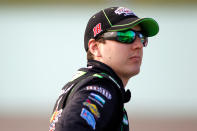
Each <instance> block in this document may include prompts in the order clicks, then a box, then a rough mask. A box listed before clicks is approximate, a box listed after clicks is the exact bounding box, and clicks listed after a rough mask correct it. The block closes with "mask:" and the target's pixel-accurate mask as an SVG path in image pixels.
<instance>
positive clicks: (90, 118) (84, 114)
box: [80, 108, 96, 130]
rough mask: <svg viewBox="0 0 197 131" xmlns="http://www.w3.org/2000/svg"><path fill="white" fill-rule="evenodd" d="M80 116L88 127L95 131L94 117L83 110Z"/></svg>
mask: <svg viewBox="0 0 197 131" xmlns="http://www.w3.org/2000/svg"><path fill="white" fill-rule="evenodd" d="M80 116H81V117H82V118H83V119H84V120H86V122H87V123H88V125H90V126H91V127H92V128H93V129H94V130H95V129H96V121H95V119H94V116H93V115H92V114H91V113H90V112H89V111H88V110H86V109H85V108H82V111H81V114H80Z"/></svg>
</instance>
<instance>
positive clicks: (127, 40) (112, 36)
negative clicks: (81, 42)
mask: <svg viewBox="0 0 197 131" xmlns="http://www.w3.org/2000/svg"><path fill="white" fill-rule="evenodd" d="M137 36H138V37H139V38H140V40H141V43H142V44H143V46H144V47H146V46H147V44H148V38H147V37H146V36H144V35H143V34H142V33H141V32H139V31H134V30H127V31H121V32H120V31H118V32H106V33H104V34H103V35H102V36H101V38H104V40H116V41H118V42H121V43H124V44H132V43H133V42H134V41H135V40H136V38H137Z"/></svg>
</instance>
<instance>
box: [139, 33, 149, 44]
mask: <svg viewBox="0 0 197 131" xmlns="http://www.w3.org/2000/svg"><path fill="white" fill-rule="evenodd" d="M139 37H140V40H141V43H142V44H143V45H144V47H146V46H147V44H148V39H147V37H145V36H144V35H142V34H141V33H139Z"/></svg>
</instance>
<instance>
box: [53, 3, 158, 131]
mask: <svg viewBox="0 0 197 131" xmlns="http://www.w3.org/2000/svg"><path fill="white" fill-rule="evenodd" d="M158 31H159V27H158V24H157V22H156V21H155V20H153V19H152V18H138V17H137V16H136V15H135V14H134V13H133V12H132V11H131V10H129V9H128V8H124V7H110V8H107V9H104V10H101V11H100V12H98V13H96V14H95V15H93V16H92V17H91V18H90V20H89V22H88V24H87V27H86V31H85V36H84V47H85V50H86V51H87V59H88V66H87V68H81V69H79V70H78V72H77V74H76V75H75V76H74V77H73V79H72V80H71V81H70V82H69V83H67V84H66V85H65V86H64V87H63V89H62V94H61V95H60V97H59V99H58V100H57V102H56V105H55V107H54V111H53V115H52V117H51V120H50V131H129V122H128V117H127V113H126V110H125V109H124V103H126V102H128V101H129V100H130V92H129V90H127V91H125V87H126V85H127V83H128V80H129V79H130V78H131V77H133V76H135V75H136V74H138V73H139V71H140V66H141V62H142V56H143V47H145V46H147V43H148V37H151V36H154V35H156V34H157V33H158Z"/></svg>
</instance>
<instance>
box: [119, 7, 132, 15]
mask: <svg viewBox="0 0 197 131" xmlns="http://www.w3.org/2000/svg"><path fill="white" fill-rule="evenodd" d="M115 13H116V14H118V15H121V14H124V16H128V15H134V16H136V15H135V14H134V13H133V12H132V11H131V10H130V9H128V8H125V7H119V8H118V9H116V10H115Z"/></svg>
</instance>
